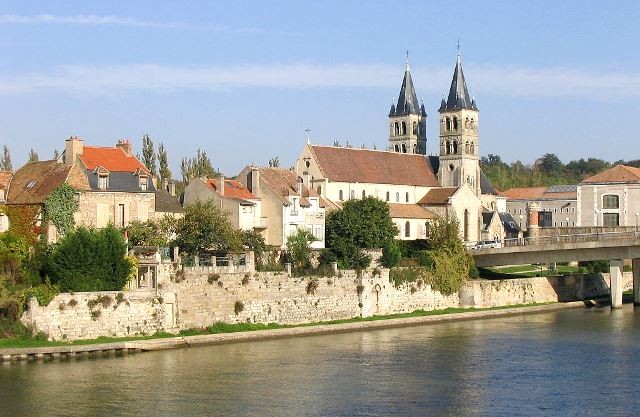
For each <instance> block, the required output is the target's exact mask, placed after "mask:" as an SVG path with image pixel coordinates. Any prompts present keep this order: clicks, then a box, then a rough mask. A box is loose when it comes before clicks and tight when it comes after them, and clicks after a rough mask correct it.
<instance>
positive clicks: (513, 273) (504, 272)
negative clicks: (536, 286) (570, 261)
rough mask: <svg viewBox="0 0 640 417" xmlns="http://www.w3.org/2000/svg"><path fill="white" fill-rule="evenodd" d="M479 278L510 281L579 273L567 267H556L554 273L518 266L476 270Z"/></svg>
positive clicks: (575, 269) (531, 266)
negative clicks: (512, 279)
mask: <svg viewBox="0 0 640 417" xmlns="http://www.w3.org/2000/svg"><path fill="white" fill-rule="evenodd" d="M478 272H480V277H481V278H489V279H495V278H500V279H511V278H533V277H549V276H557V275H567V274H576V273H579V270H578V268H576V267H574V266H569V265H558V267H557V269H556V270H555V271H549V270H546V269H545V270H543V271H540V267H539V266H535V265H520V266H513V267H506V268H478Z"/></svg>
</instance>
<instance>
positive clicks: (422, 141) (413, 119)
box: [388, 58, 427, 155]
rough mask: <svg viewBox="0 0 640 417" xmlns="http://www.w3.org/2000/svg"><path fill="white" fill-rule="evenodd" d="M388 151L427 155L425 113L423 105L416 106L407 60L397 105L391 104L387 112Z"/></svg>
mask: <svg viewBox="0 0 640 417" xmlns="http://www.w3.org/2000/svg"><path fill="white" fill-rule="evenodd" d="M388 150H390V151H393V152H398V153H411V154H420V155H426V154H427V113H426V112H425V111H424V104H422V105H418V99H417V97H416V90H415V89H414V88H413V81H412V80H411V71H410V70H409V59H408V58H407V67H406V69H405V71H404V79H403V80H402V87H401V88H400V95H399V96H398V103H397V104H396V105H393V104H391V111H390V112H389V147H388Z"/></svg>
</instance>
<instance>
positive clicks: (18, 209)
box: [3, 205, 42, 244]
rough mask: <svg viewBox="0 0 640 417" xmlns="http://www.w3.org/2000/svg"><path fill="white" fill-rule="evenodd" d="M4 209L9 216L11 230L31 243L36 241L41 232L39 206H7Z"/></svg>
mask: <svg viewBox="0 0 640 417" xmlns="http://www.w3.org/2000/svg"><path fill="white" fill-rule="evenodd" d="M3 210H4V212H5V214H6V215H7V217H8V218H9V231H10V232H11V233H12V234H14V235H16V236H19V237H21V238H23V239H25V240H26V241H27V242H28V243H29V244H32V243H35V242H36V241H37V240H38V236H39V235H40V233H41V231H42V230H41V228H39V227H38V226H37V223H38V215H39V213H40V209H39V208H38V207H37V206H29V205H24V206H14V205H11V206H5V207H3Z"/></svg>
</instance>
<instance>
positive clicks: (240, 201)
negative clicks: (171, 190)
mask: <svg viewBox="0 0 640 417" xmlns="http://www.w3.org/2000/svg"><path fill="white" fill-rule="evenodd" d="M183 201H184V205H185V206H187V205H189V204H191V203H193V202H195V201H203V202H207V201H211V202H213V204H215V205H216V206H217V207H220V208H221V209H223V210H225V211H226V212H227V213H229V217H230V220H231V223H232V224H233V227H235V228H236V229H239V230H257V231H264V230H265V229H266V227H267V219H266V218H265V217H262V202H261V200H260V199H259V198H257V197H256V196H254V195H253V194H252V193H251V192H250V191H249V190H248V189H247V187H246V186H245V185H244V184H242V183H241V182H240V181H237V180H231V179H225V178H224V176H222V175H221V176H219V177H218V178H213V179H211V178H194V179H192V180H190V181H189V185H187V187H186V188H185V189H184V197H183Z"/></svg>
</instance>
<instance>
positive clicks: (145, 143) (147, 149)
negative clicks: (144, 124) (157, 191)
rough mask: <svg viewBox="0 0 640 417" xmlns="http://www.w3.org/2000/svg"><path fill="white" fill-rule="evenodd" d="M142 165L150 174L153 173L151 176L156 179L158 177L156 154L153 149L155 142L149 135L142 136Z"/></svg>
mask: <svg viewBox="0 0 640 417" xmlns="http://www.w3.org/2000/svg"><path fill="white" fill-rule="evenodd" d="M142 163H143V164H144V166H146V167H147V169H148V170H149V172H151V175H153V176H154V177H155V176H156V175H157V172H156V152H155V150H154V148H153V142H152V141H151V138H149V135H147V134H144V135H143V136H142Z"/></svg>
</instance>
